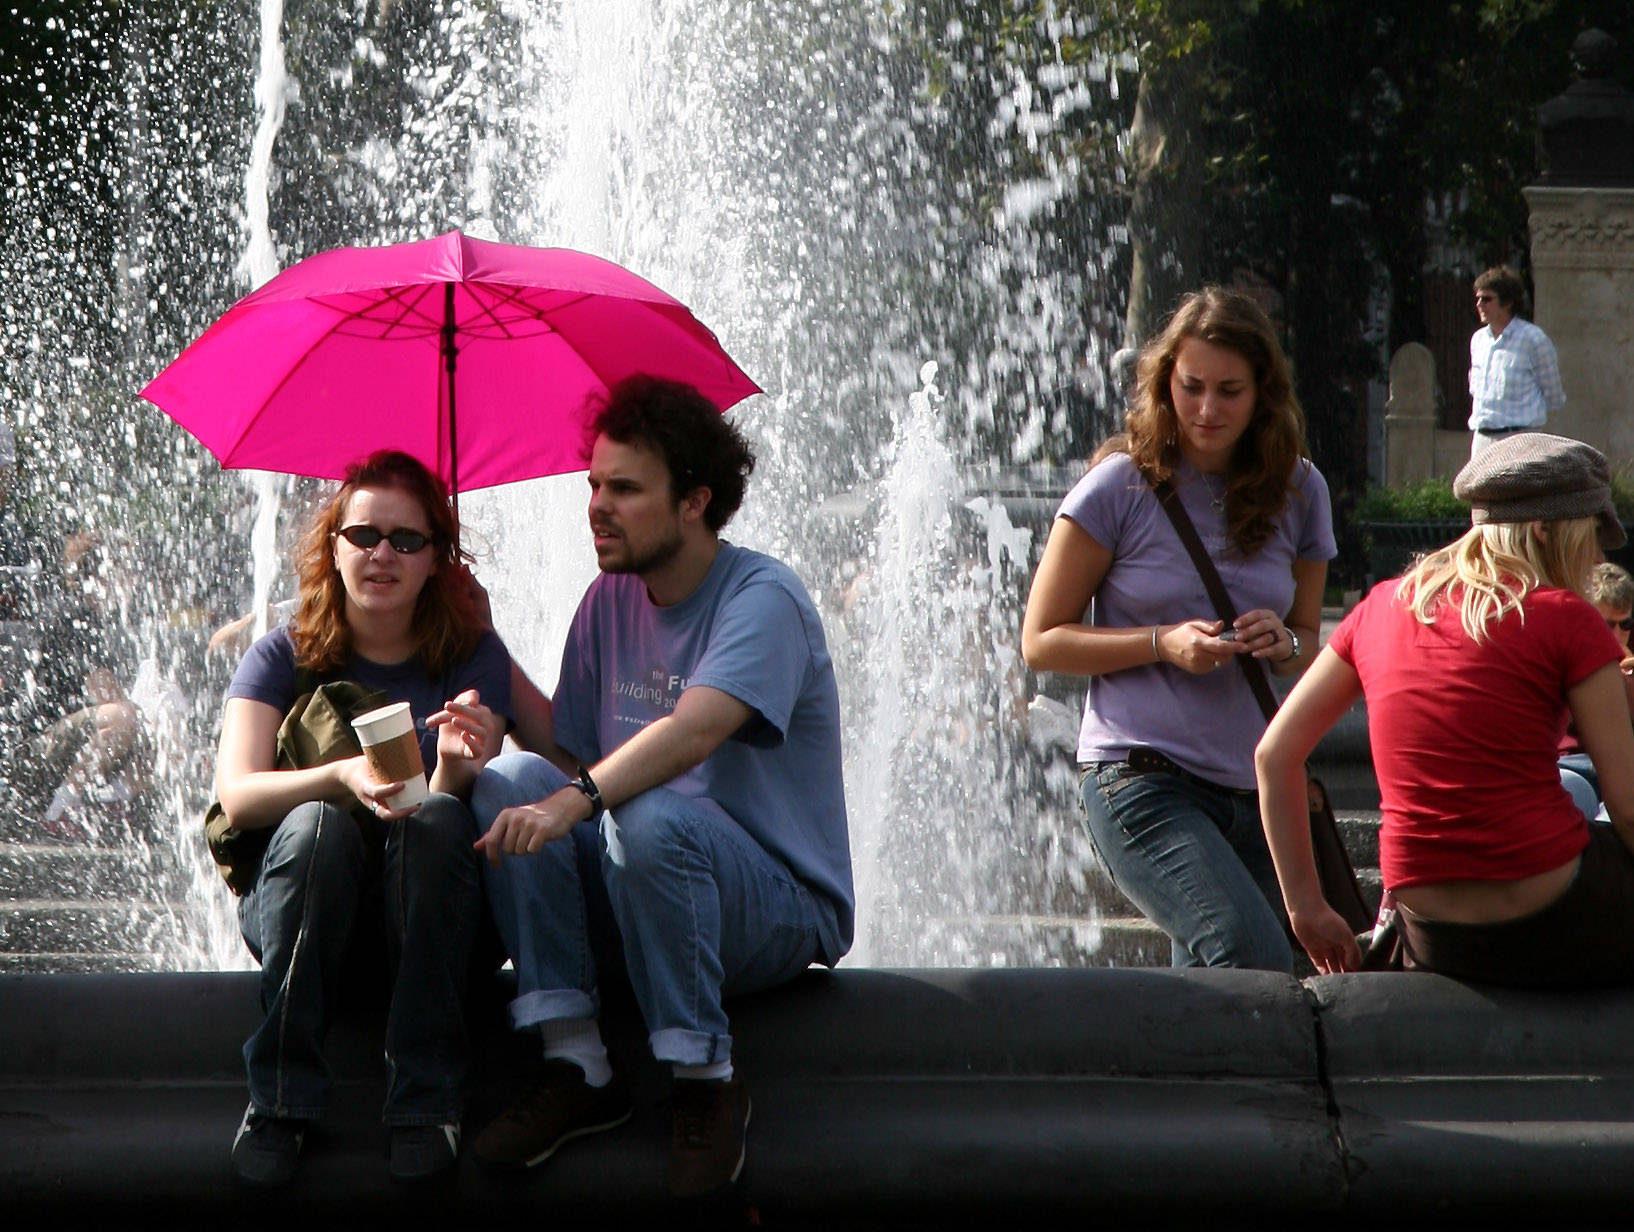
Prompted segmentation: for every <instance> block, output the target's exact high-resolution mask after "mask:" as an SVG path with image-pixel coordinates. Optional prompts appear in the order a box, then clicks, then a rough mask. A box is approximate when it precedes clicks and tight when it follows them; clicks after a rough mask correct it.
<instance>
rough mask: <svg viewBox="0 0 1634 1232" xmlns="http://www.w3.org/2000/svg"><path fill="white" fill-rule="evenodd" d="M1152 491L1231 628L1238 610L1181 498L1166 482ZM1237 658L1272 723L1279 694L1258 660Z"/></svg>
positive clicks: (1156, 485)
mask: <svg viewBox="0 0 1634 1232" xmlns="http://www.w3.org/2000/svg"><path fill="white" fill-rule="evenodd" d="M1152 491H1153V492H1154V493H1156V494H1157V503H1158V507H1159V508H1161V509H1162V510H1163V512H1164V513H1165V514H1167V515H1168V517H1169V521H1170V522H1171V523H1173V524H1174V529H1175V533H1176V534H1177V535H1179V536H1180V542H1181V543H1182V544H1184V545H1185V548H1186V554H1187V555H1188V556H1190V557H1191V563H1192V564H1193V565H1194V566H1196V568H1197V576H1198V577H1200V578H1202V579H1203V589H1204V590H1206V591H1208V597H1209V601H1210V602H1211V603H1213V604H1214V611H1215V614H1216V615H1217V616H1219V618H1220V619H1221V620H1222V621H1224V622H1225V624H1226V627H1227V628H1229V627H1230V626H1231V622H1232V621H1234V620H1236V619H1237V609H1236V608H1235V607H1233V606H1232V603H1231V595H1230V594H1229V593H1227V591H1226V588H1225V583H1224V582H1223V581H1221V580H1220V571H1219V570H1218V569H1216V568H1215V567H1214V562H1213V561H1212V560H1210V559H1209V558H1208V550H1207V549H1206V548H1204V547H1203V540H1202V539H1201V537H1199V536H1198V534H1197V528H1196V527H1195V526H1193V525H1192V521H1191V517H1190V515H1189V514H1187V512H1186V507H1185V506H1184V505H1182V504H1181V503H1180V494H1179V493H1178V492H1176V491H1175V490H1174V485H1173V484H1171V483H1170V482H1169V481H1168V480H1167V479H1162V480H1159V481H1158V482H1156V483H1154V484H1152ZM1236 658H1237V666H1238V667H1240V668H1242V669H1243V674H1244V675H1245V676H1247V677H1248V687H1249V689H1250V690H1252V692H1253V694H1254V700H1255V701H1257V702H1258V703H1259V704H1260V709H1261V710H1262V711H1263V712H1264V713H1265V721H1266V722H1267V723H1269V722H1270V721H1271V716H1272V715H1274V714H1275V713H1276V712H1277V699H1276V694H1274V693H1272V692H1271V682H1270V681H1269V680H1267V679H1266V676H1265V669H1264V667H1262V666H1261V664H1260V661H1259V660H1258V659H1254V658H1251V657H1250V656H1248V655H1245V654H1240V655H1238V656H1236Z"/></svg>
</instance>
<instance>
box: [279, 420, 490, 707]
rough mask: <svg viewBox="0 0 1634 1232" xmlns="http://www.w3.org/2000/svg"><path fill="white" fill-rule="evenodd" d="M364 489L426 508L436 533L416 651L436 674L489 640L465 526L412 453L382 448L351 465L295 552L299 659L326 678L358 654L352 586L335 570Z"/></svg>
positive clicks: (294, 630) (293, 624) (417, 612)
mask: <svg viewBox="0 0 1634 1232" xmlns="http://www.w3.org/2000/svg"><path fill="white" fill-rule="evenodd" d="M359 488H376V489H380V488H390V489H396V490H397V491H400V492H406V493H407V494H408V495H409V496H412V497H413V498H414V499H415V501H416V502H418V503H419V506H420V510H421V512H422V513H424V514H425V519H426V525H427V526H429V527H430V528H431V546H430V547H429V548H428V549H426V550H427V551H430V552H435V553H436V555H437V565H436V568H435V569H433V570H432V571H431V573H430V575H429V576H428V577H427V578H426V582H425V586H424V587H423V588H422V589H421V591H420V597H419V600H418V601H417V602H416V603H415V607H414V635H415V640H416V643H417V650H416V652H415V653H416V654H417V656H418V657H419V660H420V663H421V664H422V665H423V666H424V667H425V669H426V674H427V675H430V676H437V675H441V674H442V672H443V671H445V670H446V669H447V668H449V667H450V666H452V665H453V664H455V663H458V662H459V661H460V660H462V659H465V658H467V657H468V656H469V655H470V654H471V652H472V651H473V650H475V649H476V644H477V639H478V638H479V637H481V636H482V624H481V622H480V620H479V619H478V617H477V613H476V608H475V606H474V604H473V603H472V599H471V595H470V592H469V591H468V590H467V589H466V587H465V586H464V585H462V584H460V582H459V581H457V579H458V578H459V577H460V574H461V570H460V565H461V564H462V563H463V562H464V561H466V560H469V559H470V554H469V553H467V552H465V551H463V550H462V549H461V548H460V544H459V528H458V527H457V526H456V525H455V524H454V515H453V513H452V512H451V511H450V510H449V507H448V489H447V488H446V487H445V486H444V485H443V482H442V480H440V479H438V478H437V476H435V475H433V474H432V473H431V472H430V471H428V470H427V469H426V468H425V467H424V466H423V465H421V463H420V462H419V461H417V460H416V459H414V458H411V457H410V456H409V455H408V454H406V453H400V452H398V451H396V450H391V449H382V450H380V451H379V452H377V453H372V454H370V455H369V456H368V457H367V458H364V459H363V460H362V461H361V462H354V463H352V465H351V466H349V467H347V468H346V478H345V479H344V480H343V481H342V483H341V485H340V491H338V492H336V493H335V495H334V496H333V497H331V498H330V500H329V502H328V503H327V504H325V505H324V506H323V508H321V509H319V510H318V512H317V514H316V515H315V516H314V517H313V520H312V522H311V524H310V525H309V526H308V527H307V528H306V533H305V534H304V535H302V537H301V546H300V548H299V550H298V552H297V555H296V568H297V570H298V571H299V574H300V581H301V597H300V602H299V603H298V604H297V605H296V608H295V615H294V617H293V619H292V620H291V621H290V637H291V640H292V641H293V642H294V643H295V662H296V663H297V664H298V665H299V666H301V667H304V668H310V669H311V670H312V671H314V672H317V673H318V674H319V675H324V674H327V673H330V672H335V671H339V670H340V669H341V668H342V667H343V666H345V663H346V660H347V658H348V657H349V656H350V655H351V653H352V630H351V626H350V625H348V624H347V623H346V586H345V584H344V583H343V582H342V580H341V576H340V570H339V569H338V568H337V567H336V565H335V547H334V543H335V535H336V532H338V531H339V530H340V528H341V527H342V526H344V525H345V524H346V523H345V518H346V511H347V508H348V506H350V504H351V503H352V495H353V493H355V492H356V491H357V490H358V489H359Z"/></svg>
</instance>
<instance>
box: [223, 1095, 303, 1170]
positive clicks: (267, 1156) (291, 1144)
mask: <svg viewBox="0 0 1634 1232" xmlns="http://www.w3.org/2000/svg"><path fill="white" fill-rule="evenodd" d="M305 1140H306V1122H305V1121H292V1120H290V1119H289V1118H287V1117H273V1116H262V1115H261V1114H260V1113H259V1112H257V1111H256V1110H255V1108H254V1106H253V1105H252V1106H251V1107H249V1108H246V1109H244V1120H243V1123H242V1124H240V1125H239V1127H238V1135H237V1136H236V1137H235V1138H234V1139H233V1171H234V1172H236V1173H237V1174H238V1176H239V1179H240V1180H245V1181H248V1182H250V1184H252V1185H287V1184H288V1183H289V1181H290V1179H291V1178H292V1177H294V1175H295V1165H296V1164H297V1163H298V1162H300V1158H301V1143H302V1142H304V1141H305Z"/></svg>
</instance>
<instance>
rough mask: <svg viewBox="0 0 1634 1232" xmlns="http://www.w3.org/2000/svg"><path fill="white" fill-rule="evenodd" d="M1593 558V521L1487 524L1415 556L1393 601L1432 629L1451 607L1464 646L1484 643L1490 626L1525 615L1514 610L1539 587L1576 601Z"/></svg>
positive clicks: (1596, 532)
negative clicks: (1445, 606)
mask: <svg viewBox="0 0 1634 1232" xmlns="http://www.w3.org/2000/svg"><path fill="white" fill-rule="evenodd" d="M1598 554H1599V521H1598V520H1597V519H1596V518H1593V517H1587V518H1570V519H1567V520H1565V521H1560V522H1488V523H1484V524H1483V525H1481V526H1473V527H1471V528H1470V529H1469V530H1468V531H1466V532H1465V533H1464V535H1463V537H1462V538H1460V539H1458V540H1456V541H1455V542H1453V543H1449V544H1448V545H1447V546H1446V547H1444V548H1438V549H1436V550H1435V551H1434V552H1430V553H1429V554H1427V555H1425V556H1422V557H1420V558H1419V559H1418V561H1417V562H1415V563H1414V565H1413V567H1412V568H1411V569H1409V570H1408V571H1407V573H1406V574H1405V575H1403V577H1402V579H1401V581H1400V582H1399V583H1398V584H1397V586H1396V600H1397V601H1398V602H1399V603H1401V604H1403V605H1404V606H1406V607H1407V608H1409V609H1410V610H1411V611H1412V613H1413V616H1414V617H1415V618H1416V619H1417V620H1418V621H1419V623H1420V624H1426V625H1429V624H1434V623H1435V618H1436V612H1437V610H1438V609H1439V608H1440V606H1441V604H1442V603H1444V602H1445V603H1456V604H1457V605H1458V615H1459V621H1460V623H1461V624H1462V625H1463V626H1464V632H1465V633H1467V634H1469V636H1470V640H1471V641H1475V642H1480V641H1483V640H1484V639H1485V637H1486V633H1487V629H1488V627H1489V626H1490V625H1491V624H1492V622H1493V621H1495V620H1502V619H1503V618H1504V617H1505V616H1506V615H1508V614H1509V613H1510V612H1520V613H1521V619H1522V620H1525V619H1526V613H1525V612H1524V611H1522V609H1521V603H1522V601H1523V600H1525V598H1526V596H1527V595H1528V594H1530V593H1531V592H1532V591H1534V590H1536V589H1537V588H1538V587H1540V586H1557V587H1559V588H1560V589H1562V590H1572V591H1576V592H1577V593H1578V594H1583V593H1584V589H1585V588H1586V587H1587V585H1588V581H1589V571H1590V570H1591V569H1592V568H1593V567H1594V564H1595V559H1596V557H1597V556H1598Z"/></svg>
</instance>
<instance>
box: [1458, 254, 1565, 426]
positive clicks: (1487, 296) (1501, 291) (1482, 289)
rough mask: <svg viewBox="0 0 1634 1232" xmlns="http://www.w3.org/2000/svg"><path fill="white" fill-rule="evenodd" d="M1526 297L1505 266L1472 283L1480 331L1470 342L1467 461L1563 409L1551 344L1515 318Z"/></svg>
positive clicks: (1512, 271) (1516, 279)
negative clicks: (1511, 434) (1489, 446)
mask: <svg viewBox="0 0 1634 1232" xmlns="http://www.w3.org/2000/svg"><path fill="white" fill-rule="evenodd" d="M1524 294H1525V290H1524V288H1523V287H1522V286H1521V280H1520V276H1519V275H1518V274H1516V273H1515V271H1514V270H1512V269H1510V268H1509V267H1508V266H1507V265H1499V266H1496V267H1495V268H1493V269H1489V270H1487V272H1486V273H1484V274H1482V275H1481V276H1480V277H1479V278H1477V279H1476V280H1475V312H1476V315H1478V316H1479V317H1480V318H1481V328H1480V329H1478V330H1476V331H1475V333H1474V335H1473V336H1472V337H1471V338H1470V340H1469V396H1470V416H1469V427H1470V431H1471V432H1472V433H1474V436H1473V438H1472V440H1471V441H1470V451H1469V452H1470V457H1472V458H1473V457H1474V456H1475V455H1476V454H1478V453H1480V452H1481V450H1482V449H1484V448H1485V447H1486V446H1487V445H1490V444H1491V443H1492V442H1493V441H1496V440H1501V439H1502V438H1503V437H1505V436H1508V435H1509V434H1510V433H1512V432H1526V431H1531V430H1535V429H1538V428H1541V427H1543V422H1544V420H1545V419H1547V418H1548V417H1549V416H1550V415H1551V414H1553V413H1554V412H1556V411H1558V410H1560V408H1561V407H1563V406H1565V405H1566V391H1565V390H1563V389H1562V388H1561V387H1560V365H1559V363H1558V362H1557V361H1556V359H1555V348H1554V344H1553V343H1552V342H1550V341H1549V336H1548V335H1547V334H1545V333H1544V332H1543V331H1542V330H1541V329H1539V328H1538V327H1537V326H1536V325H1533V324H1532V322H1530V321H1527V320H1525V319H1523V318H1521V317H1518V316H1516V315H1515V311H1516V309H1517V308H1518V307H1519V306H1520V302H1521V298H1522V296H1523V295H1524Z"/></svg>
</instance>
